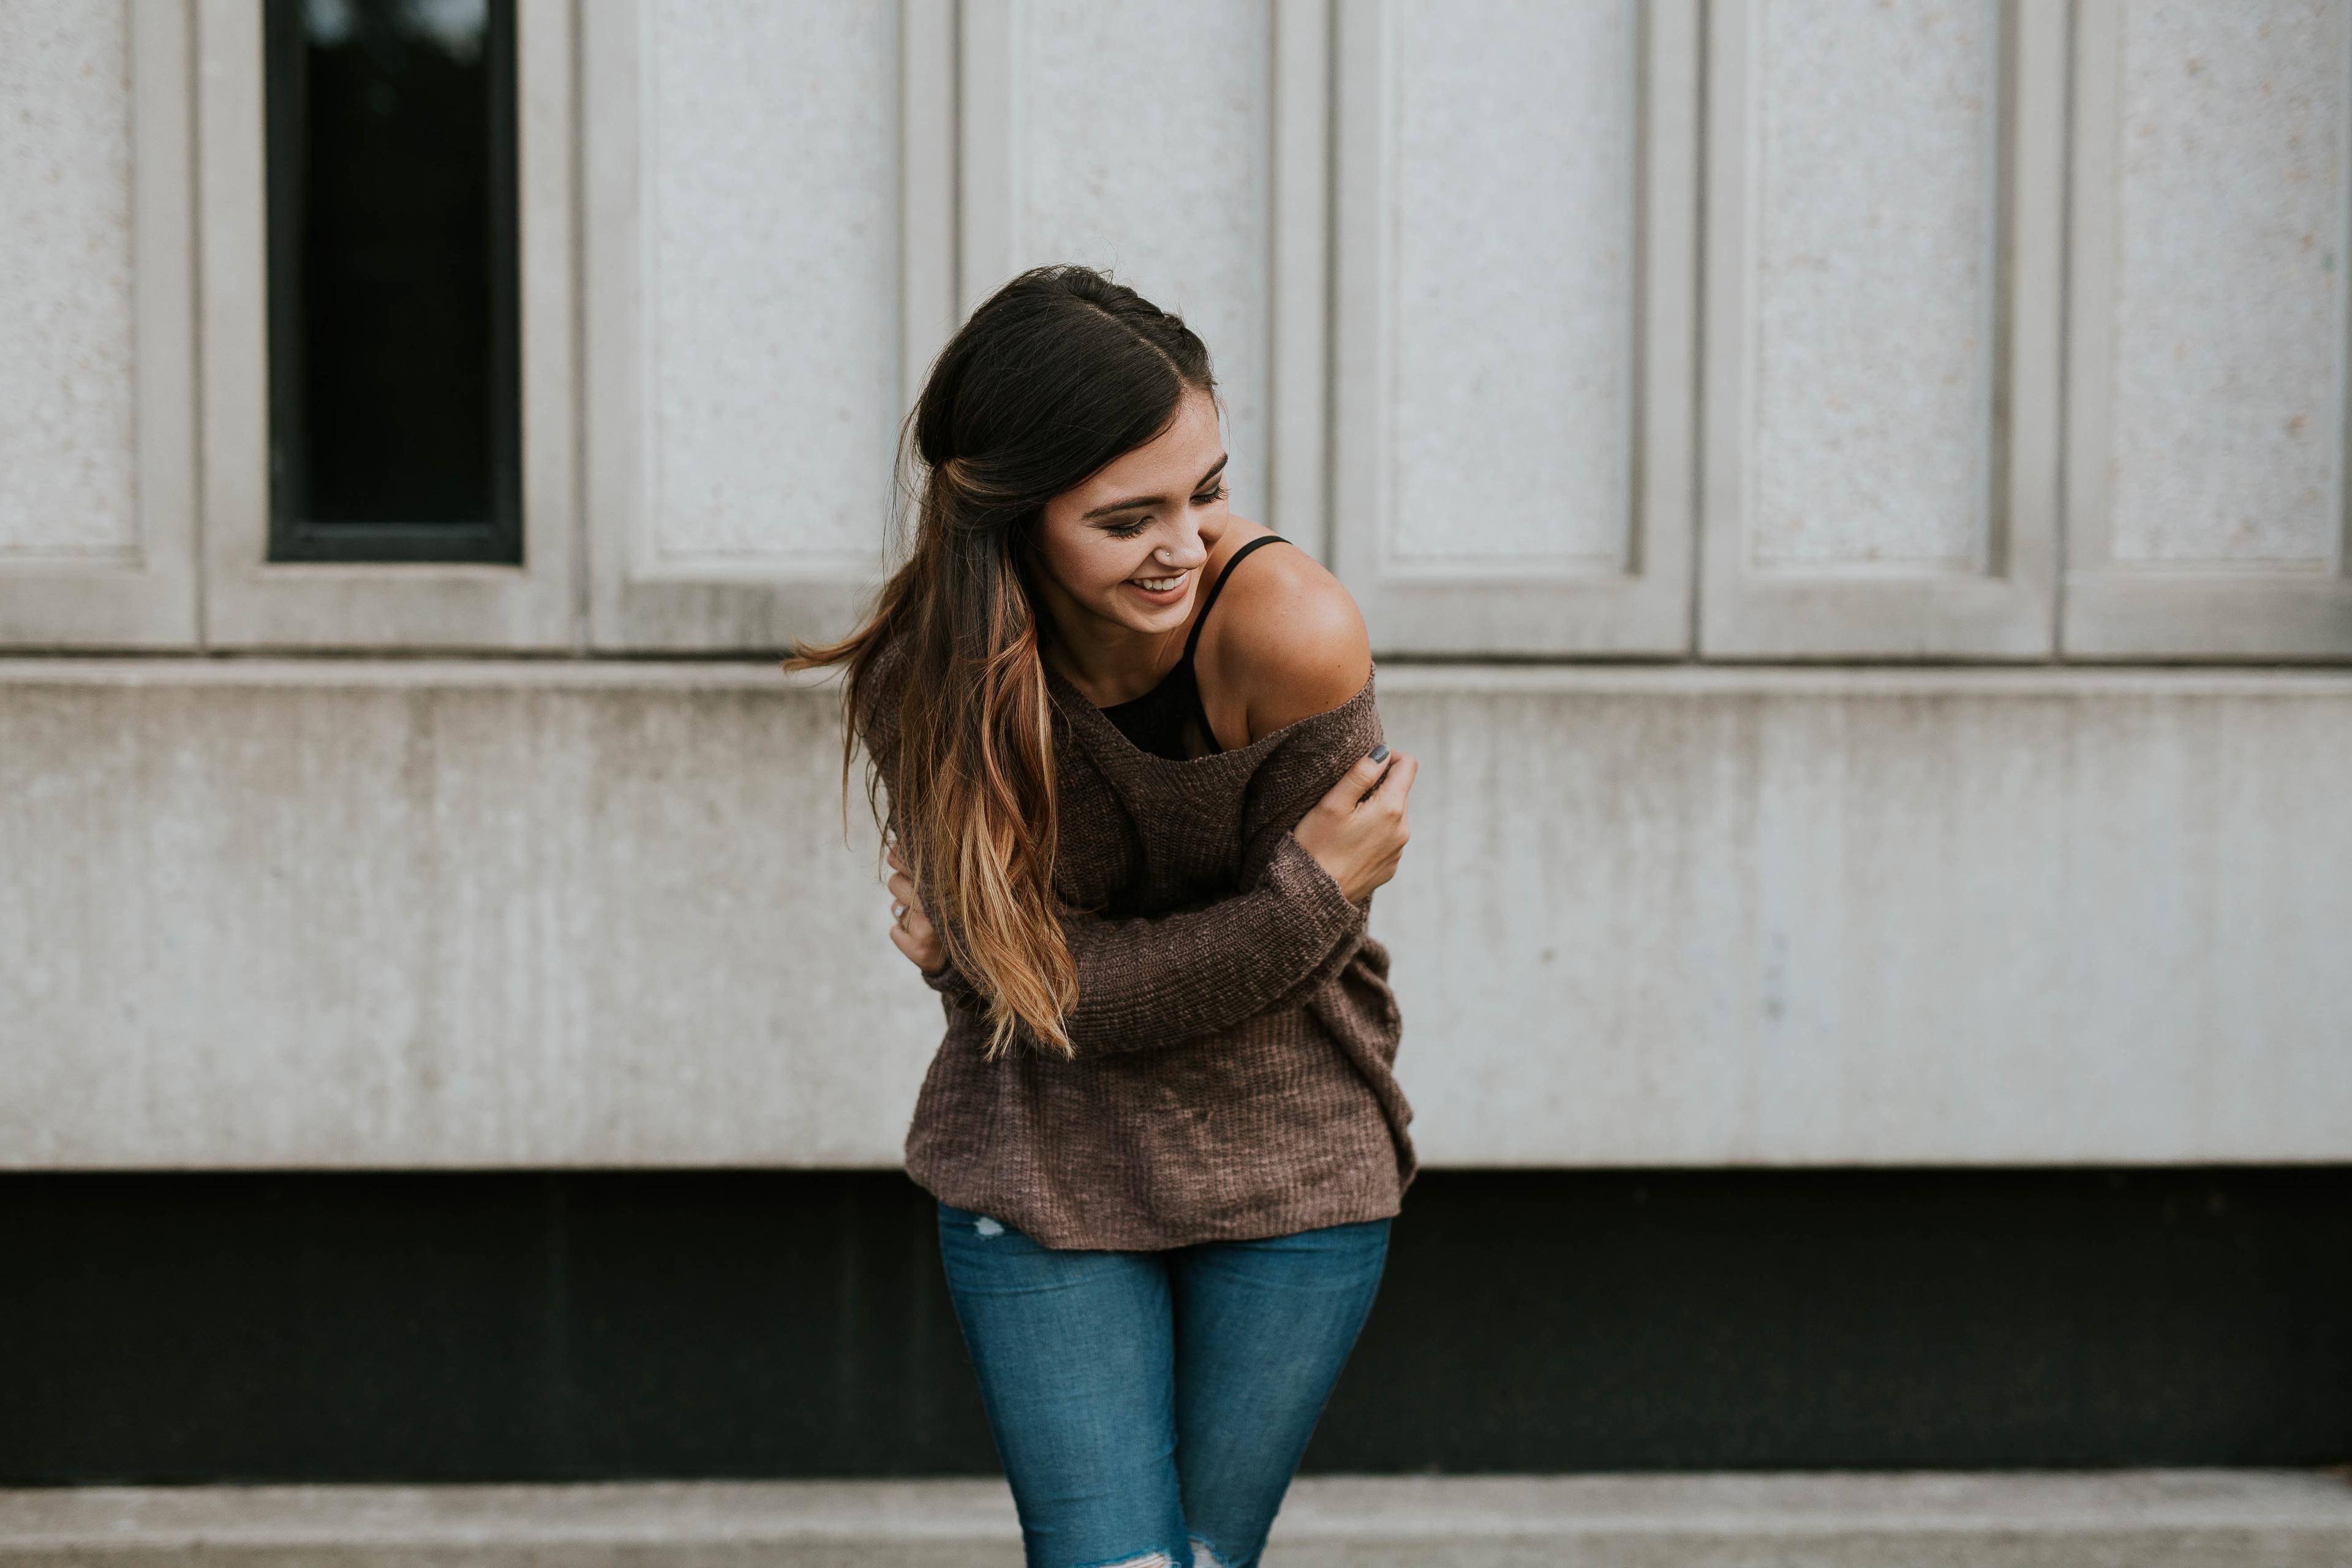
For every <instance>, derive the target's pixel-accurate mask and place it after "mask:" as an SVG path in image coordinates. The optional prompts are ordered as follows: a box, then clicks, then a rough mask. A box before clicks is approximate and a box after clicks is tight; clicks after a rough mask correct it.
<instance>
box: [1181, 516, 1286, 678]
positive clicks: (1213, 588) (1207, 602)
mask: <svg viewBox="0 0 2352 1568" xmlns="http://www.w3.org/2000/svg"><path fill="white" fill-rule="evenodd" d="M1281 538H1282V535H1281V534H1279V533H1261V534H1259V535H1258V536H1257V537H1256V538H1255V539H1253V540H1251V541H1250V542H1248V543H1247V544H1244V545H1243V546H1242V547H1241V548H1240V549H1239V550H1236V551H1234V553H1233V557H1232V559H1230V560H1228V561H1227V562H1226V563H1225V569H1224V570H1223V571H1222V572H1220V573H1218V574H1217V580H1216V581H1215V582H1213V583H1212V584H1209V596H1208V597H1207V598H1206V599H1204V600H1202V604H1201V613H1200V614H1199V615H1197V616H1193V617H1192V636H1191V637H1186V638H1185V639H1184V662H1185V663H1187V664H1190V663H1192V649H1193V648H1194V647H1198V646H1199V644H1200V641H1201V628H1202V626H1207V625H1208V624H1209V612H1210V610H1212V609H1213V608H1214V607H1215V605H1216V603H1217V595H1220V594H1222V593H1223V592H1224V591H1225V579H1226V578H1228V577H1230V576H1232V575H1233V574H1234V567H1236V566H1238V565H1240V564H1241V563H1242V557H1243V556H1244V555H1247V554H1248V553H1249V552H1251V551H1253V550H1255V549H1256V548H1257V547H1258V546H1259V545H1261V544H1272V543H1274V542H1276V541H1277V540H1280V539H1281Z"/></svg>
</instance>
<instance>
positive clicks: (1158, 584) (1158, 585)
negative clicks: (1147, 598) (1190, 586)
mask: <svg viewBox="0 0 2352 1568" xmlns="http://www.w3.org/2000/svg"><path fill="white" fill-rule="evenodd" d="M1130 580H1131V581H1132V582H1133V583H1134V584H1135V585H1136V586H1137V587H1139V588H1144V589H1147V590H1149V591H1150V592H1151V593H1154V594H1164V593H1166V592H1167V591H1168V590H1169V589H1171V588H1173V587H1174V586H1175V585H1176V584H1179V583H1181V582H1182V581H1183V580H1184V574H1182V573H1181V572H1179V573H1177V574H1176V575H1174V576H1173V577H1137V578H1133V579H1130Z"/></svg>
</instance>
